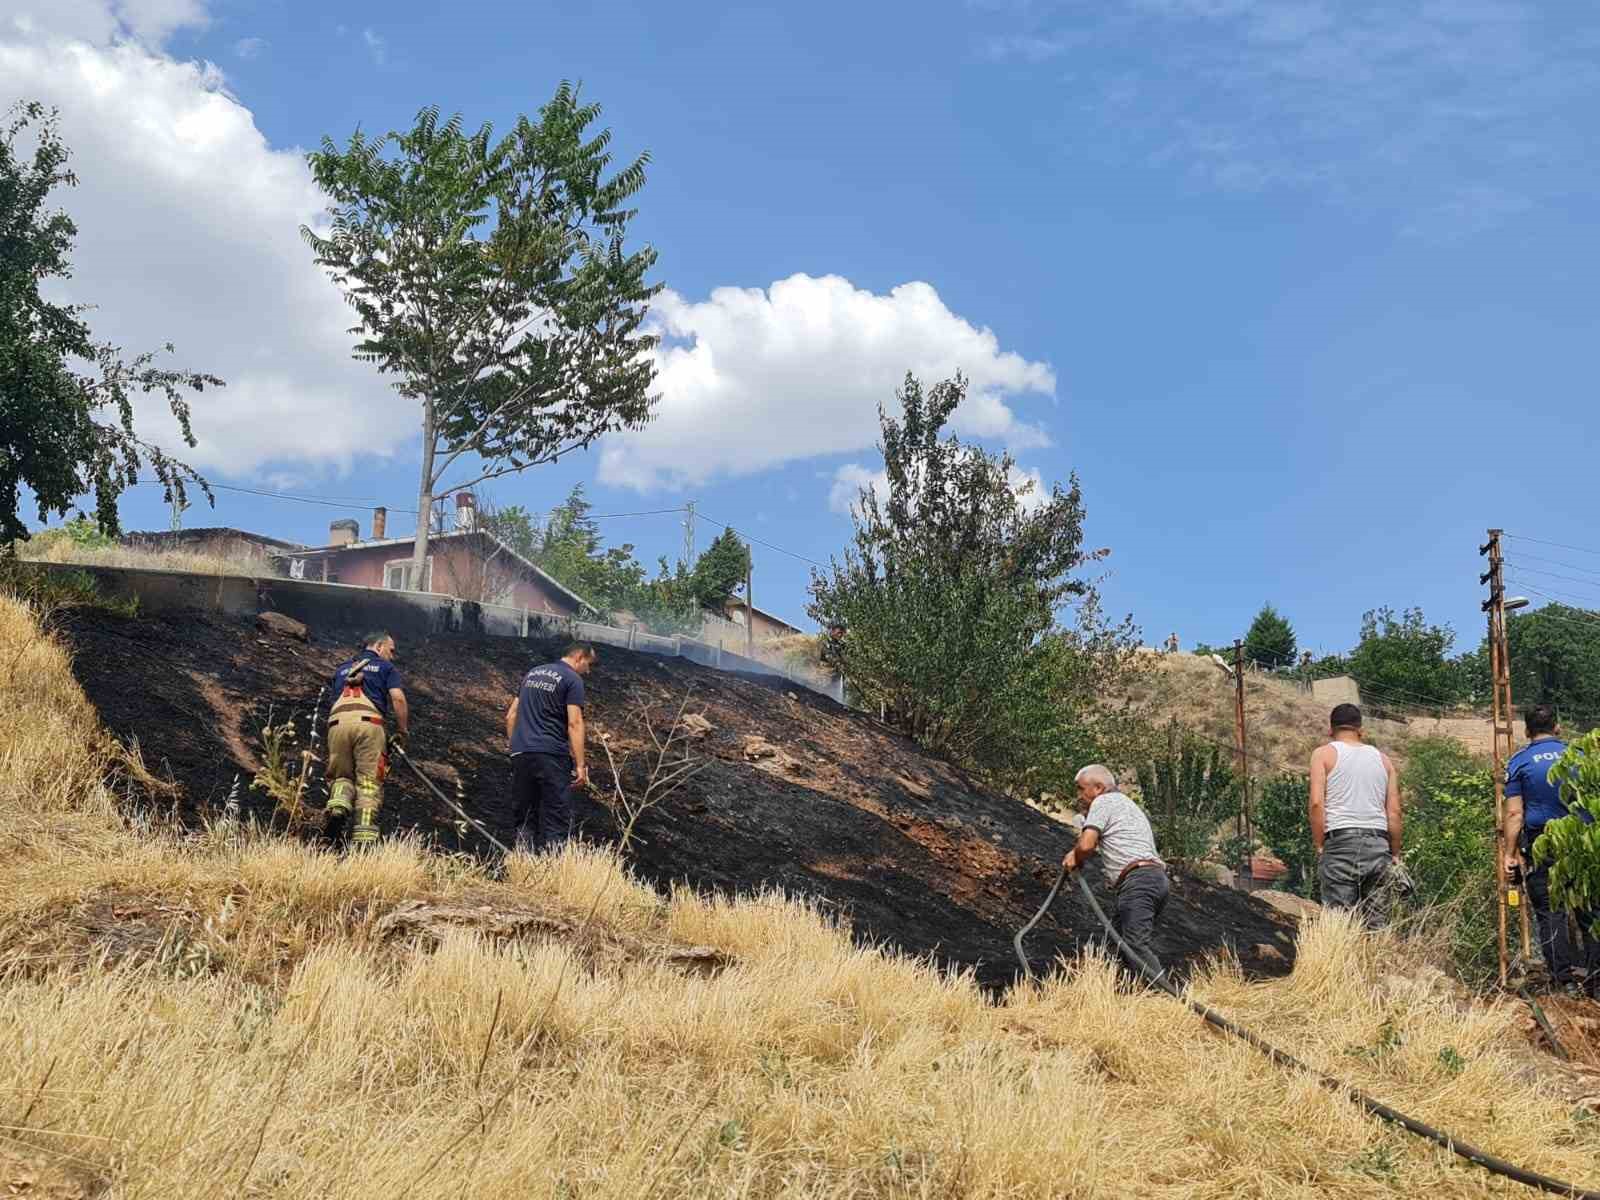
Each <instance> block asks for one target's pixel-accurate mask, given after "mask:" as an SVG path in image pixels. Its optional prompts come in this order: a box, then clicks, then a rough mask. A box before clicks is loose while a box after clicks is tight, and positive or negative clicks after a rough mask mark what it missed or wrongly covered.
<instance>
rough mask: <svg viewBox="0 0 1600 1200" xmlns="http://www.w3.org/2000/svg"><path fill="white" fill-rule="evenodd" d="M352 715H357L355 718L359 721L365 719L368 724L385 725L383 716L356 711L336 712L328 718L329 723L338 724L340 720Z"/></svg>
mask: <svg viewBox="0 0 1600 1200" xmlns="http://www.w3.org/2000/svg"><path fill="white" fill-rule="evenodd" d="M350 717H355V719H356V720H358V721H365V722H366V723H367V724H368V725H377V726H380V727H381V726H382V725H383V718H382V717H372V716H367V715H365V714H356V713H334V714H333V715H331V716H330V717H329V718H328V724H329V725H337V724H338V723H339V722H340V721H343V720H347V719H348V718H350Z"/></svg>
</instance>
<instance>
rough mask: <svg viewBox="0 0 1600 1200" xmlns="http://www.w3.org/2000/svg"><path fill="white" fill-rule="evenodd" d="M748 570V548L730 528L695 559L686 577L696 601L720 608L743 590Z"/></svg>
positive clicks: (710, 607)
mask: <svg viewBox="0 0 1600 1200" xmlns="http://www.w3.org/2000/svg"><path fill="white" fill-rule="evenodd" d="M749 570H750V548H749V547H748V546H746V545H745V544H744V543H743V542H742V541H740V540H739V535H738V534H736V533H735V532H734V531H733V530H731V529H724V530H723V531H722V532H721V533H719V534H717V536H716V537H715V538H713V539H712V542H711V545H709V546H707V547H706V549H705V553H703V554H701V555H700V557H699V558H697V559H695V563H694V570H693V572H692V573H691V575H690V581H689V587H690V590H691V592H692V593H693V595H694V602H695V604H696V605H698V606H699V607H700V608H704V609H710V610H712V611H713V612H718V613H720V612H722V610H723V608H724V607H725V606H726V605H727V603H728V601H729V600H731V599H732V598H733V597H734V596H736V595H738V594H739V593H741V592H743V591H744V583H745V576H746V574H747V572H748V571H749Z"/></svg>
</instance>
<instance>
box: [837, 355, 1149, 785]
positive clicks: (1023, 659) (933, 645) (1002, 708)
mask: <svg viewBox="0 0 1600 1200" xmlns="http://www.w3.org/2000/svg"><path fill="white" fill-rule="evenodd" d="M965 391H966V384H965V381H964V380H962V379H961V378H960V377H959V376H958V377H957V378H956V379H953V380H948V381H945V382H943V383H939V384H937V385H935V386H934V387H933V388H931V389H929V390H927V391H924V389H923V387H922V385H921V384H920V383H919V382H918V381H917V380H916V379H915V378H913V377H912V376H910V375H909V374H908V375H907V376H906V380H905V384H904V386H903V387H902V388H901V389H900V391H899V401H900V403H899V412H900V415H899V416H892V415H890V414H889V413H888V412H885V411H883V410H882V409H880V410H879V423H880V427H881V430H882V438H883V440H882V445H881V449H882V451H883V457H884V466H885V468H886V471H887V475H888V488H887V491H886V494H885V495H883V496H881V497H880V496H879V495H878V494H877V493H876V491H874V490H872V489H864V490H863V491H862V492H861V495H860V499H859V502H858V504H857V505H856V508H855V510H854V516H853V520H854V525H855V533H854V538H853V542H852V545H851V546H850V547H849V548H848V549H846V551H845V553H844V557H843V561H840V560H839V559H837V558H836V559H834V561H833V563H832V566H831V568H830V569H829V571H828V572H827V573H825V574H824V573H821V572H815V573H813V575H812V580H811V603H810V605H809V608H808V611H809V613H810V615H811V616H812V618H813V619H815V620H816V621H817V622H818V624H820V625H821V626H822V627H823V628H824V629H840V630H843V631H844V632H843V635H842V636H841V637H836V638H835V639H834V645H833V649H832V654H833V657H834V659H835V660H836V661H837V662H838V663H839V664H840V666H841V667H842V668H843V672H844V675H845V677H846V679H847V680H848V682H849V685H850V687H851V689H852V690H853V691H854V693H855V694H856V695H857V696H858V697H860V699H861V702H862V703H863V704H865V705H866V706H867V707H869V708H877V707H879V705H880V704H881V705H882V706H883V708H884V710H885V712H886V714H887V715H888V717H889V719H890V720H891V721H892V722H894V724H896V725H897V726H898V727H899V728H901V729H903V730H904V731H905V732H906V733H908V734H910V735H911V736H912V737H914V738H916V739H917V740H918V741H919V742H921V743H922V744H923V745H924V746H927V747H928V748H930V749H932V750H934V751H936V752H940V753H945V754H948V755H950V756H951V757H953V758H954V759H956V760H957V761H959V762H961V763H964V764H966V765H969V766H971V767H973V768H975V769H978V770H981V771H984V772H987V773H989V774H990V775H991V776H993V777H995V778H997V779H1000V780H1003V781H1006V782H1008V783H1011V784H1012V785H1014V786H1017V787H1019V788H1023V787H1026V788H1028V789H1029V790H1032V787H1033V785H1034V784H1037V783H1040V782H1041V781H1044V780H1046V779H1056V778H1058V776H1057V774H1056V773H1057V772H1059V771H1061V770H1062V769H1064V766H1065V764H1064V763H1062V762H1061V760H1060V755H1061V753H1062V750H1063V747H1064V746H1065V745H1067V744H1068V743H1069V742H1070V741H1072V740H1073V739H1075V738H1077V737H1078V734H1076V733H1074V732H1073V730H1074V728H1075V726H1077V724H1078V723H1079V722H1080V721H1081V720H1082V717H1083V714H1084V713H1085V712H1086V711H1087V710H1088V709H1089V708H1090V707H1091V705H1092V704H1093V703H1094V701H1095V697H1096V696H1097V695H1098V694H1101V693H1102V692H1103V687H1102V686H1101V685H1102V684H1103V683H1104V682H1105V681H1106V680H1107V679H1108V678H1110V677H1111V676H1113V675H1115V674H1116V672H1117V671H1119V670H1121V669H1124V668H1125V664H1126V662H1127V661H1128V660H1129V659H1131V658H1132V657H1133V654H1134V638H1133V631H1132V629H1131V626H1130V625H1128V624H1126V623H1125V624H1124V625H1123V626H1120V627H1118V628H1116V629H1110V630H1108V629H1106V628H1105V627H1104V626H1103V625H1102V623H1101V622H1100V620H1099V615H1098V611H1099V610H1098V605H1097V604H1096V597H1095V594H1094V590H1093V588H1092V587H1091V586H1090V585H1089V584H1088V583H1086V582H1084V581H1082V580H1080V579H1077V578H1075V577H1074V575H1073V572H1075V571H1077V570H1078V569H1079V568H1081V567H1083V566H1084V565H1086V564H1087V563H1089V562H1091V561H1093V559H1094V558H1095V556H1094V555H1090V554H1086V553H1084V551H1083V549H1082V537H1083V511H1084V510H1083V497H1082V494H1081V492H1080V490H1079V488H1078V484H1077V481H1076V480H1075V479H1074V480H1073V482H1072V485H1071V487H1070V488H1069V489H1067V490H1063V489H1062V488H1061V487H1060V485H1057V486H1056V487H1055V488H1053V489H1052V490H1051V493H1050V495H1048V496H1046V497H1040V498H1038V502H1037V503H1029V504H1026V505H1024V504H1023V503H1021V501H1023V500H1024V499H1030V498H1029V497H1028V496H1027V493H1026V492H1025V491H1019V489H1018V488H1017V487H1016V486H1015V485H1014V484H1013V483H1012V481H1011V475H1012V471H1013V467H1014V464H1013V462H1012V460H1011V458H1010V457H1009V456H996V455H991V454H988V453H985V452H983V451H982V450H980V449H977V448H975V447H971V446H967V445H963V444H962V443H961V442H960V441H959V440H958V439H956V438H954V437H945V436H943V430H944V427H945V425H946V423H947V422H948V421H949V419H950V416H951V414H952V413H953V412H954V411H955V409H956V406H957V405H958V404H960V402H961V400H962V398H963V396H964V395H965ZM1024 486H1025V487H1026V486H1027V485H1024ZM1069 603H1071V604H1073V605H1075V606H1076V616H1075V619H1074V621H1073V623H1072V624H1071V625H1070V626H1063V625H1062V624H1060V623H1059V622H1058V620H1057V610H1058V609H1061V608H1063V607H1065V606H1067V605H1068V604H1069ZM1069 778H1070V776H1069Z"/></svg>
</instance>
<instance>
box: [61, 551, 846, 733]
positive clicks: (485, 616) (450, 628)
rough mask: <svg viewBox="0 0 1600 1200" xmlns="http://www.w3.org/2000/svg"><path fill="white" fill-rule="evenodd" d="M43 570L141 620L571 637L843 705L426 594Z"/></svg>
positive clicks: (693, 655)
mask: <svg viewBox="0 0 1600 1200" xmlns="http://www.w3.org/2000/svg"><path fill="white" fill-rule="evenodd" d="M37 565H38V566H40V567H41V568H43V569H44V570H48V571H55V572H60V573H63V574H70V573H73V572H82V573H83V574H86V575H89V576H90V577H92V578H93V579H94V581H95V585H96V586H97V587H98V588H99V590H100V594H101V595H103V596H106V597H108V598H112V599H118V600H125V599H129V598H133V599H137V600H138V602H139V610H140V611H141V612H170V611H172V610H175V609H196V608H197V609H202V610H204V611H206V612H220V613H227V614H229V615H231V616H241V617H253V616H255V615H256V614H257V613H260V612H280V613H283V614H284V615H285V616H288V617H293V618H294V619H295V620H297V621H303V622H304V623H305V624H307V625H309V626H310V627H311V628H312V629H318V628H324V629H326V628H334V629H358V628H359V629H387V630H389V631H390V632H392V633H393V634H394V635H395V636H396V637H399V638H405V637H422V636H431V635H435V634H462V635H465V636H472V637H484V636H487V637H514V638H525V637H574V638H582V639H584V640H585V641H591V642H596V643H598V644H600V645H604V646H622V647H626V648H628V649H630V650H639V651H642V652H643V653H645V654H660V655H665V656H667V657H682V658H687V659H689V660H691V661H692V662H697V663H699V664H700V665H701V666H706V667H711V668H712V669H713V670H718V671H735V672H738V673H740V674H745V675H765V676H771V677H774V678H779V679H786V680H788V681H789V682H790V683H793V684H795V685H796V686H798V687H803V688H806V689H808V690H809V691H813V692H818V693H820V694H822V695H824V696H829V697H832V698H833V699H834V700H837V701H839V702H840V703H841V704H842V703H843V702H844V680H843V679H841V678H834V679H832V680H829V681H827V682H823V681H821V680H814V679H808V678H807V677H805V676H803V675H798V674H792V673H790V672H788V671H786V670H784V669H782V668H780V667H774V666H772V665H770V664H768V663H764V662H758V661H757V660H755V659H753V658H746V657H745V656H744V655H742V654H735V653H733V652H732V651H728V650H723V649H721V648H720V647H718V646H711V645H707V644H706V643H704V642H698V641H695V640H693V639H692V638H667V637H660V636H658V635H655V634H650V633H645V632H644V631H643V630H641V629H636V628H635V629H618V628H616V627H615V626H611V625H597V624H595V623H593V622H591V621H574V620H572V619H571V618H569V617H559V616H552V615H550V614H547V613H539V612H530V611H528V610H526V609H519V608H507V607H505V606H503V605H496V604H478V603H475V602H474V601H471V600H457V599H455V598H453V597H451V596H439V595H434V594H432V593H428V592H401V591H393V590H390V589H387V588H370V587H354V586H352V585H350V584H343V583H321V582H317V581H314V580H309V579H284V578H281V577H279V576H276V575H263V576H260V577H258V578H254V579H252V578H247V577H245V576H240V575H199V574H194V573H191V572H188V571H167V570H151V569H148V568H144V567H87V566H78V565H75V564H66V563H39V564H37Z"/></svg>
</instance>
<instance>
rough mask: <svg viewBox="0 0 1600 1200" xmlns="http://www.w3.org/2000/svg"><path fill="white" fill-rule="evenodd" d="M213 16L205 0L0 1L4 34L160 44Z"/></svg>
mask: <svg viewBox="0 0 1600 1200" xmlns="http://www.w3.org/2000/svg"><path fill="white" fill-rule="evenodd" d="M210 21H211V18H210V16H209V15H208V14H207V12H206V6H205V3H204V0H0V39H8V38H10V37H12V36H16V37H39V36H50V35H53V36H57V37H68V38H80V39H83V40H84V41H88V42H91V43H96V44H103V43H106V42H109V41H111V40H112V39H113V38H120V39H123V40H127V39H133V40H136V41H141V42H144V43H146V44H147V45H151V46H159V45H160V44H161V43H162V42H163V41H165V40H166V39H167V38H168V37H170V36H171V35H172V34H173V33H175V32H177V31H178V30H179V29H183V28H204V27H205V26H206V25H209V24H210Z"/></svg>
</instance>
